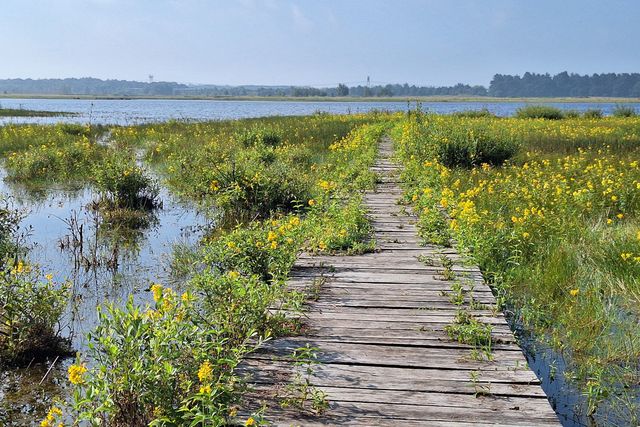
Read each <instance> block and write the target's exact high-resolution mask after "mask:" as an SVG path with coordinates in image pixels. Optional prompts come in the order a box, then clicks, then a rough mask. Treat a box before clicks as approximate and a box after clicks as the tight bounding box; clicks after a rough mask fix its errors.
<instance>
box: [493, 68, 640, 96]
mask: <svg viewBox="0 0 640 427" xmlns="http://www.w3.org/2000/svg"><path fill="white" fill-rule="evenodd" d="M488 94H489V95H490V96H498V97H554V96H555V97H564V96H572V97H583V96H608V97H620V98H628V97H632V98H637V97H640V74H639V73H621V74H616V73H606V74H593V75H591V76H589V75H584V76H582V75H580V74H574V73H571V74H569V73H567V72H566V71H565V72H562V73H559V74H556V75H554V76H551V75H549V74H535V73H524V75H523V76H522V77H520V76H510V75H503V74H496V75H495V76H494V77H493V80H491V85H490V86H489V91H488Z"/></svg>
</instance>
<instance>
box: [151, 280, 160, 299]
mask: <svg viewBox="0 0 640 427" xmlns="http://www.w3.org/2000/svg"><path fill="white" fill-rule="evenodd" d="M151 292H153V300H154V301H155V302H158V301H160V298H162V285H160V284H159V283H154V284H153V285H151Z"/></svg>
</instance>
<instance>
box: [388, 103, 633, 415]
mask: <svg viewBox="0 0 640 427" xmlns="http://www.w3.org/2000/svg"><path fill="white" fill-rule="evenodd" d="M394 137H395V140H396V142H397V148H398V154H399V156H400V158H401V160H402V162H403V163H404V164H405V166H406V170H405V172H404V178H405V181H406V184H407V187H406V191H407V197H408V198H409V199H410V200H412V201H413V203H414V205H415V209H416V211H417V212H418V214H419V216H420V228H421V232H422V234H423V236H424V237H425V239H426V240H428V241H435V242H438V243H441V244H451V243H453V244H456V245H458V246H459V247H460V249H461V250H463V251H465V252H466V253H469V254H470V255H471V256H472V257H473V258H474V259H475V260H476V261H477V262H478V263H479V264H480V266H481V268H482V270H483V271H484V273H485V277H486V278H487V279H488V280H489V281H490V282H491V284H492V286H493V287H494V290H495V292H496V293H497V294H498V296H499V298H500V299H501V300H502V301H503V302H504V304H505V306H506V307H508V309H509V310H512V311H513V312H514V318H515V321H516V322H517V323H518V324H520V325H523V326H524V328H525V329H527V330H529V331H532V332H533V333H534V334H535V335H536V336H537V338H538V339H540V340H542V341H544V342H546V343H548V344H549V345H551V346H552V347H553V348H554V349H556V350H557V351H559V352H561V353H562V354H563V355H564V356H565V358H566V359H567V360H568V361H569V365H568V370H567V371H566V372H565V375H567V376H569V377H570V378H571V379H572V380H573V381H574V382H575V384H576V385H577V386H578V387H579V388H580V389H581V390H582V392H583V394H584V395H585V397H586V401H587V405H586V407H585V408H580V409H579V412H582V413H583V414H586V415H588V416H591V417H594V418H595V419H596V420H598V422H600V423H605V424H606V423H608V422H614V421H615V420H636V421H637V418H636V417H637V416H638V406H637V402H638V396H639V392H640V390H639V389H638V386H637V384H638V379H639V378H640V370H638V365H637V360H638V357H640V334H639V332H638V329H637V323H638V320H639V319H640V312H638V310H637V308H638V303H639V302H640V300H639V296H640V282H639V281H638V277H640V234H639V233H640V231H639V230H640V224H639V223H638V212H640V168H639V165H640V163H639V161H638V159H639V158H640V119H638V118H606V119H588V118H574V119H563V120H545V119H516V118H513V119H492V118H459V117H458V118H455V117H445V116H430V115H424V114H420V113H415V114H412V115H411V117H409V118H408V119H406V120H405V121H404V123H403V124H402V125H400V126H398V127H397V128H396V129H395V130H394ZM443 213H446V215H443Z"/></svg>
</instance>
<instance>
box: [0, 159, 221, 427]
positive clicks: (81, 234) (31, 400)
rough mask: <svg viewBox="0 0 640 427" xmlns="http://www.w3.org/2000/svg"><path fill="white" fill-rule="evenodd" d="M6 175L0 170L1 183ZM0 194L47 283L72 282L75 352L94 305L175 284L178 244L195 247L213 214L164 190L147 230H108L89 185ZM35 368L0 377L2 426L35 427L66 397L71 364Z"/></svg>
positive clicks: (4, 185) (70, 326) (2, 185)
mask: <svg viewBox="0 0 640 427" xmlns="http://www.w3.org/2000/svg"><path fill="white" fill-rule="evenodd" d="M3 177H4V172H2V173H0V178H3ZM0 192H1V193H2V194H3V195H4V196H5V197H8V198H10V199H11V201H12V203H13V205H14V206H15V207H16V208H17V209H19V210H21V211H23V212H24V213H25V217H24V219H23V220H22V222H21V231H22V232H23V233H24V234H25V235H26V237H25V242H26V244H27V245H28V246H29V248H30V250H29V255H28V256H29V259H30V261H31V262H32V263H34V264H37V265H38V266H39V267H40V274H41V275H42V279H44V276H45V275H47V274H52V275H53V277H54V279H53V280H54V282H56V283H64V282H68V283H69V285H70V287H71V292H72V298H71V300H70V303H69V306H68V309H67V311H66V312H65V314H64V316H63V319H62V325H63V336H65V337H69V338H71V339H72V345H73V348H74V349H75V350H80V351H81V350H83V349H84V348H86V344H87V343H86V342H85V335H86V333H87V332H88V331H90V330H91V329H93V328H94V327H95V325H96V322H97V314H96V307H97V306H98V305H100V304H104V303H105V302H112V303H115V304H124V303H125V302H126V300H127V298H128V296H129V295H133V296H134V301H135V302H136V303H139V304H144V303H147V302H150V301H151V300H152V298H151V295H150V292H148V291H147V290H148V288H149V285H150V282H152V281H158V282H162V283H171V282H172V276H171V272H170V268H169V266H170V263H171V259H172V251H173V248H174V245H180V246H181V247H184V246H195V245H196V244H197V242H198V241H199V239H200V237H201V236H202V235H203V234H204V232H205V230H206V229H207V228H208V224H209V220H208V218H209V215H206V214H205V213H201V212H198V211H197V210H196V209H195V208H194V207H193V206H192V205H190V204H188V203H186V202H184V201H181V200H179V199H178V198H177V197H175V196H174V195H172V194H170V193H169V191H168V190H167V189H166V188H161V190H160V198H161V199H162V201H163V207H162V209H157V210H154V211H149V212H145V213H144V214H143V215H145V218H144V219H145V221H144V224H143V226H142V227H138V228H136V229H130V228H126V227H119V228H114V227H110V226H108V225H107V224H105V222H104V221H103V218H101V215H100V213H99V212H98V211H96V210H95V209H94V207H93V202H94V201H95V200H96V199H97V197H98V194H97V192H95V191H94V190H93V189H91V188H89V187H81V188H77V187H76V188H44V187H39V188H38V187H25V186H23V185H20V184H17V183H8V182H5V181H4V180H1V181H0ZM53 362H54V360H49V361H46V362H43V363H33V364H32V365H31V366H29V367H28V368H20V369H10V370H7V371H4V372H0V425H7V426H8V425H29V424H31V423H35V421H38V420H39V417H40V416H41V415H43V414H46V409H47V405H48V404H49V403H50V402H51V399H53V398H55V397H56V396H64V394H65V390H66V384H67V381H66V369H67V368H68V365H69V364H70V363H71V361H70V360H57V361H55V365H54V366H53V368H52V369H51V371H50V372H49V374H47V375H46V378H45V379H44V380H42V379H43V377H45V374H46V372H47V371H48V370H49V368H50V367H51V366H52V364H53Z"/></svg>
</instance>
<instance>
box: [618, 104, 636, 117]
mask: <svg viewBox="0 0 640 427" xmlns="http://www.w3.org/2000/svg"><path fill="white" fill-rule="evenodd" d="M612 115H613V117H635V116H637V115H638V113H637V112H636V109H635V108H633V107H632V106H630V105H623V104H618V105H616V106H615V107H614V108H613V113H612Z"/></svg>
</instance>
